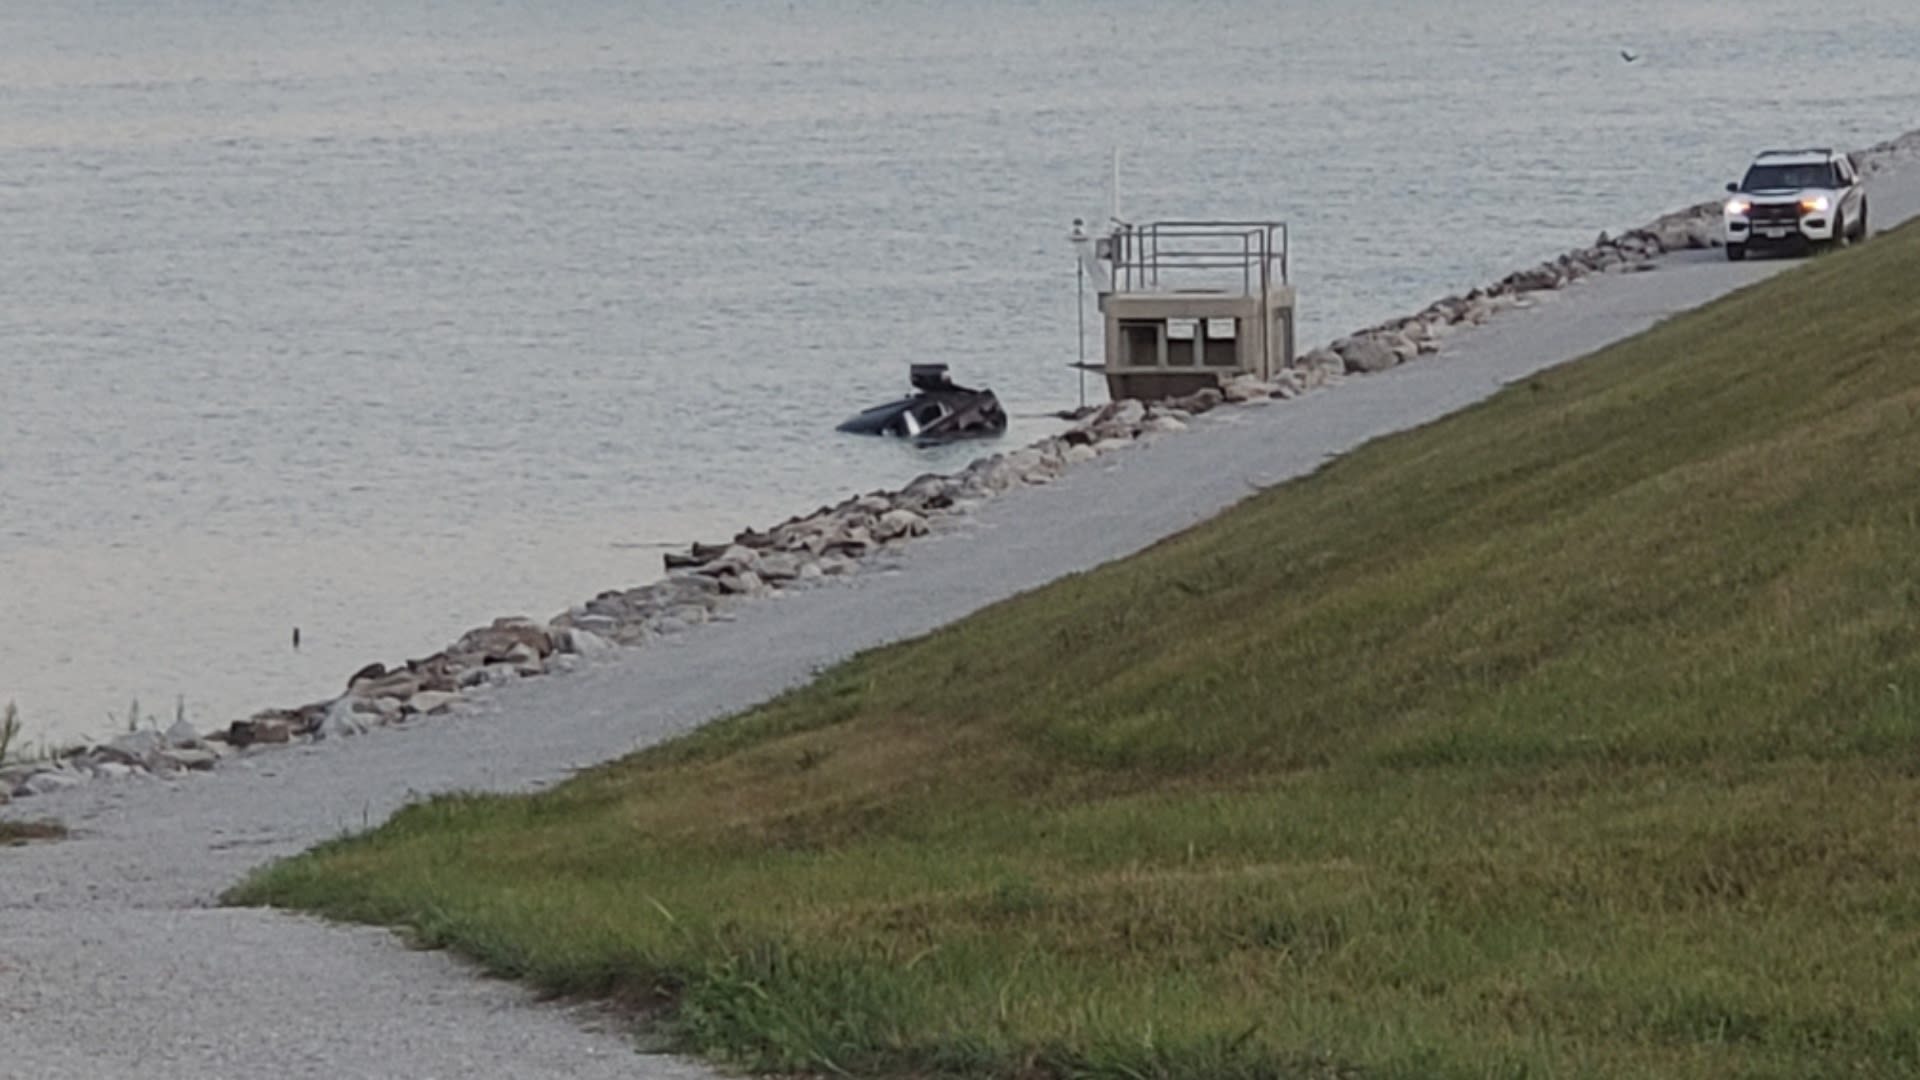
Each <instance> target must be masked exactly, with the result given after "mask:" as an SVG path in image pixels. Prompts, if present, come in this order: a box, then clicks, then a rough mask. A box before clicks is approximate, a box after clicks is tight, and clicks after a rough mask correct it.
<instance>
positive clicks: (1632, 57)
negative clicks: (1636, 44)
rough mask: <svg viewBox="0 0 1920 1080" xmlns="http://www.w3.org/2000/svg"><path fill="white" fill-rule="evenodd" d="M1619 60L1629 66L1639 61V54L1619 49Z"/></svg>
mask: <svg viewBox="0 0 1920 1080" xmlns="http://www.w3.org/2000/svg"><path fill="white" fill-rule="evenodd" d="M1620 59H1622V60H1625V61H1626V62H1627V63H1629V64H1631V63H1633V62H1634V61H1636V60H1638V59H1640V54H1639V53H1637V52H1630V51H1628V50H1626V49H1621V50H1620Z"/></svg>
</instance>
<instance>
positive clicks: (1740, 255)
mask: <svg viewBox="0 0 1920 1080" xmlns="http://www.w3.org/2000/svg"><path fill="white" fill-rule="evenodd" d="M1746 257H1747V245H1745V244H1728V245H1727V261H1728V262H1742V261H1744V260H1745V259H1746Z"/></svg>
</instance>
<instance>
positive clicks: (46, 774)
mask: <svg viewBox="0 0 1920 1080" xmlns="http://www.w3.org/2000/svg"><path fill="white" fill-rule="evenodd" d="M1856 154H1857V157H1858V159H1859V160H1860V162H1861V166H1862V173H1863V175H1864V176H1866V177H1869V178H1871V177H1873V176H1876V175H1879V174H1880V173H1882V172H1885V171H1887V170H1888V169H1889V168H1890V167H1891V166H1892V165H1893V164H1895V163H1896V162H1898V161H1901V160H1907V159H1912V158H1914V157H1917V156H1920V130H1915V131H1911V132H1908V133H1907V134H1905V135H1902V136H1899V137H1896V138H1894V139H1889V140H1886V141H1883V142H1881V143H1878V144H1875V145H1874V146H1872V147H1869V148H1867V149H1865V150H1861V151H1857V152H1856ZM1720 205H1721V204H1720V202H1719V201H1717V200H1716V201H1713V202H1706V203H1700V204H1695V205H1693V206H1690V207H1686V208H1684V209H1681V210H1677V211H1673V212H1671V213H1668V214H1666V215H1663V216H1661V217H1660V218H1657V219H1655V220H1654V221H1653V222H1650V223H1648V224H1646V225H1644V226H1641V227H1639V228H1635V229H1631V230H1628V231H1627V232H1624V233H1622V234H1621V235H1619V236H1618V237H1610V236H1608V235H1607V234H1605V233H1602V234H1601V235H1600V237H1599V238H1598V239H1597V240H1596V242H1595V243H1594V244H1593V245H1591V246H1589V247H1585V248H1580V249H1576V250H1574V251H1570V252H1567V253H1564V254H1562V255H1560V256H1559V257H1557V258H1555V259H1551V260H1547V261H1544V262H1542V263H1540V264H1538V265H1536V266H1533V267H1530V268H1526V269H1523V270H1518V271H1515V272H1513V273H1511V274H1509V275H1507V276H1506V277H1504V278H1502V279H1501V280H1500V281H1498V282H1495V283H1493V284H1490V285H1486V286H1481V287H1477V288H1474V289H1472V290H1470V291H1468V292H1466V293H1464V294H1455V295H1450V296H1447V297H1445V298H1442V299H1441V300H1438V301H1435V302H1434V303H1432V304H1429V305H1428V306H1427V307H1426V308H1424V309H1422V310H1421V311H1420V312H1417V313H1415V314H1413V315H1409V316H1405V317H1401V318H1396V319H1390V320H1387V321H1385V322H1382V323H1379V324H1376V325H1374V326H1372V327H1368V328H1366V329H1364V330H1360V331H1357V332H1355V333H1353V334H1350V335H1348V336H1346V337H1342V338H1340V339H1338V340H1336V341H1334V342H1332V343H1330V344H1328V345H1326V346H1322V347H1320V348H1316V349H1314V350H1312V351H1310V352H1308V353H1306V354H1304V355H1303V356H1301V357H1299V358H1298V359H1297V361H1296V367H1294V368H1293V369H1290V370H1289V371H1287V372H1286V373H1284V375H1283V376H1282V377H1281V378H1280V379H1279V380H1277V381H1276V382H1274V383H1271V384H1267V383H1260V382H1257V381H1254V380H1251V379H1248V378H1244V377H1242V378H1237V379H1233V380H1229V381H1227V382H1226V383H1224V384H1223V386H1222V387H1221V389H1220V390H1219V391H1214V390H1203V391H1200V392H1198V393H1196V394H1192V395H1189V396H1188V397H1186V398H1182V399H1179V400H1177V401H1174V402H1164V403H1152V404H1149V403H1144V402H1139V401H1120V402H1113V403H1110V404H1108V405H1105V406H1100V407H1097V408H1095V409H1093V410H1092V412H1091V414H1090V415H1087V416H1085V417H1083V418H1082V419H1081V420H1080V421H1079V422H1078V423H1077V424H1076V425H1075V426H1074V427H1072V428H1070V429H1069V430H1067V431H1065V432H1062V433H1059V434H1055V435H1052V436H1049V437H1048V438H1046V439H1042V440H1040V441H1038V442H1036V443H1033V444H1030V445H1028V446H1025V447H1021V448H1018V449H1014V450H1010V451H1002V452H998V453H994V454H990V455H987V456H984V457H981V458H978V459H976V460H974V461H973V462H972V463H970V464H969V465H968V466H966V467H965V468H964V469H961V470H959V471H957V472H955V473H951V474H934V473H929V474H925V475H922V476H920V477H918V478H916V479H915V480H913V481H912V482H910V483H908V484H907V485H905V486H904V487H901V488H899V489H895V490H881V491H874V492H870V493H868V494H865V495H858V496H853V497H850V498H848V499H845V500H843V501H841V502H840V503H838V504H835V505H833V506H823V507H820V508H819V509H817V510H815V511H813V512H812V513H810V514H807V515H804V516H796V517H793V518H789V519H788V520H786V521H784V522H781V523H780V524H778V525H774V526H771V527H769V528H767V529H765V530H757V529H748V530H745V531H743V532H741V533H739V534H736V535H735V536H734V537H733V539H732V540H731V541H730V542H728V543H725V544H697V545H695V546H694V549H693V550H692V551H691V552H689V553H687V554H685V555H671V556H669V557H668V559H667V561H668V563H669V564H670V568H669V573H668V575H667V576H666V577H665V578H664V579H662V580H659V581H655V582H651V583H649V584H647V585H643V586H639V587H637V588H632V589H626V590H609V591H606V592H602V593H601V594H599V595H598V596H595V597H594V598H592V599H591V600H588V601H586V602H584V603H581V604H577V605H575V606H573V607H572V608H569V609H568V610H567V611H565V612H562V613H560V614H559V615H556V616H554V617H553V618H552V619H549V620H548V621H547V622H545V623H540V622H537V621H535V620H533V619H529V618H526V617H523V616H507V617H502V618H499V619H496V620H494V621H493V622H492V623H490V624H489V625H487V626H482V627H476V628H474V629H472V630H470V631H468V632H467V633H465V634H463V635H462V636H461V637H460V638H459V639H458V640H456V641H455V642H454V643H452V644H451V645H449V646H448V647H447V648H445V649H442V650H440V651H438V652H436V653H433V654H431V655H429V656H427V657H425V658H421V659H409V660H407V661H405V662H403V663H401V664H399V665H397V666H395V667H393V668H389V667H387V665H386V664H385V663H384V662H376V663H372V664H368V665H366V666H365V667H363V668H361V669H360V670H359V671H357V672H355V673H353V675H351V676H349V677H348V678H347V679H346V689H345V690H344V692H343V693H341V694H340V695H338V696H336V697H332V698H328V699H325V700H322V701H316V702H311V703H308V704H305V705H300V706H295V707H278V708H268V709H263V710H260V711H258V712H255V713H254V714H253V715H252V716H250V717H248V718H246V719H244V720H235V721H233V722H232V723H230V724H228V725H226V726H225V727H224V728H221V729H217V730H215V731H212V732H203V731H200V730H198V729H196V728H195V727H193V725H191V724H188V723H186V722H185V721H176V723H175V724H174V725H173V726H172V727H169V728H167V729H165V730H161V729H159V728H158V726H157V725H155V726H153V727H151V728H148V729H142V730H138V731H132V732H128V733H127V734H124V735H121V736H119V737H116V738H113V739H110V740H107V741H105V742H102V743H97V744H91V745H85V746H80V747H75V748H71V749H68V750H64V751H60V752H58V753H56V754H53V755H52V756H50V757H47V758H45V759H43V760H39V761H28V762H18V763H10V764H6V765H4V766H0V804H4V803H6V802H8V801H9V800H10V799H24V798H29V797H31V796H35V795H46V794H51V793H53V792H57V791H62V790H66V789H69V788H73V787H78V786H80V785H82V784H84V783H87V782H89V781H91V780H96V779H125V778H135V777H151V776H156V775H158V776H166V775H172V774H181V773H191V772H202V771H209V770H213V769H215V768H217V767H218V766H220V765H221V764H222V763H223V762H225V761H228V760H232V759H235V758H239V757H252V756H254V755H255V754H256V753H257V752H259V751H260V750H262V749H264V748H274V747H286V746H298V745H302V744H307V743H313V742H320V741H325V740H329V739H341V738H347V737H351V736H356V735H361V734H367V733H370V732H372V731H374V730H378V729H382V728H387V727H392V726H396V725H398V726H405V725H407V724H409V723H410V722H411V721H412V720H414V719H416V718H419V717H428V716H443V717H444V716H451V715H459V714H461V713H464V712H468V711H471V710H473V709H474V708H476V707H478V706H480V705H481V704H483V703H484V702H485V700H486V699H488V698H489V697H491V696H492V695H493V694H495V693H497V692H498V691H500V690H501V689H503V688H505V687H507V686H510V685H513V684H516V683H518V682H521V681H523V680H527V679H536V678H541V677H543V676H547V675H559V674H568V673H571V672H573V671H575V670H576V669H578V668H580V667H582V666H583V665H584V664H588V663H592V662H594V661H596V660H597V659H599V658H602V657H605V656H607V655H610V654H612V653H614V652H615V650H619V649H632V648H644V647H652V646H658V645H660V644H662V643H665V642H671V641H673V640H675V639H677V638H680V637H682V636H684V635H686V634H687V633H688V632H689V631H691V630H692V629H693V628H695V627H698V626H701V625H703V624H706V623H709V622H731V621H733V620H734V619H736V618H737V617H738V615H739V612H740V611H741V610H742V609H743V608H746V607H748V606H751V605H752V604H753V603H754V602H755V601H758V600H763V599H768V598H777V597H780V596H783V595H788V594H792V593H797V592H802V591H807V590H811V589H814V588H818V587H823V586H825V585H828V584H830V583H832V582H833V581H835V580H836V579H853V578H858V577H860V576H862V574H863V573H865V572H867V571H868V570H870V569H872V567H873V565H874V564H876V563H877V562H879V561H880V558H879V557H880V556H882V555H883V554H885V553H889V552H894V551H897V550H899V549H900V548H901V546H902V545H904V544H907V543H909V542H910V541H912V540H914V539H917V538H920V537H924V536H928V535H929V534H938V533H944V532H949V531H952V530H953V529H955V528H957V527H959V525H960V523H962V522H964V520H965V519H966V518H968V517H970V516H971V515H972V514H973V513H974V512H975V511H976V510H977V509H978V508H979V507H981V506H982V505H983V504H985V503H987V502H988V501H990V500H993V499H995V498H997V497H999V496H1001V495H1004V494H1006V493H1007V492H1009V491H1013V490H1016V489H1019V488H1023V487H1028V486H1041V485H1046V484H1050V483H1052V482H1054V481H1056V480H1058V479H1060V478H1061V477H1063V476H1064V475H1066V474H1067V473H1068V472H1069V471H1070V470H1073V469H1075V468H1076V467H1079V466H1084V465H1085V464H1087V463H1089V462H1093V461H1095V460H1098V459H1101V458H1104V457H1107V456H1108V455H1110V454H1113V453H1115V452H1117V451H1120V450H1123V449H1127V448H1130V447H1134V446H1137V445H1140V444H1142V443H1150V442H1154V441H1157V440H1158V439H1159V438H1161V437H1163V436H1166V435H1171V434H1177V433H1180V432H1183V431H1185V430H1186V428H1187V427H1188V425H1189V423H1190V422H1191V421H1192V420H1193V418H1194V417H1196V416H1199V415H1203V414H1206V413H1208V412H1212V411H1214V410H1216V409H1221V408H1223V407H1225V406H1229V405H1233V406H1239V407H1241V408H1251V407H1255V406H1262V405H1268V404H1270V403H1272V402H1276V401H1279V402H1285V401H1289V400H1292V399H1295V398H1300V397H1303V396H1309V395H1312V396H1317V393H1316V392H1319V391H1325V390H1327V389H1330V388H1333V387H1335V386H1337V385H1338V384H1339V383H1341V382H1343V381H1345V380H1347V379H1349V378H1351V377H1354V376H1358V375H1373V374H1379V373H1382V372H1386V371H1390V370H1392V369H1394V368H1397V367H1400V366H1402V365H1405V364H1408V363H1411V362H1413V361H1416V360H1418V359H1419V358H1420V357H1423V356H1428V355H1432V354H1436V353H1439V352H1441V351H1442V350H1443V349H1444V347H1445V343H1446V341H1447V340H1448V339H1449V338H1450V337H1451V336H1453V335H1454V334H1456V333H1459V332H1461V331H1463V330H1465V329H1471V328H1474V327H1480V326H1484V325H1487V324H1488V323H1490V322H1492V321H1494V320H1495V319H1496V318H1497V317H1498V316H1500V315H1502V314H1504V313H1507V312H1510V311H1514V310H1526V309H1528V308H1531V307H1533V306H1535V305H1536V304H1537V303H1538V302H1539V298H1540V297H1541V296H1545V295H1552V294H1556V293H1559V292H1561V291H1563V290H1565V289H1567V288H1569V287H1571V286H1573V285H1575V284H1578V283H1580V282H1582V281H1584V280H1586V279H1588V278H1590V277H1593V276H1595V275H1605V274H1625V273H1636V272H1640V271H1643V270H1648V269H1652V268H1653V265H1654V261H1655V260H1657V259H1658V258H1660V257H1661V256H1663V255H1668V254H1673V253H1676V252H1682V251H1697V250H1707V249H1712V248H1715V247H1718V246H1720V245H1721V243H1722V241H1721V237H1720V226H1719V221H1720Z"/></svg>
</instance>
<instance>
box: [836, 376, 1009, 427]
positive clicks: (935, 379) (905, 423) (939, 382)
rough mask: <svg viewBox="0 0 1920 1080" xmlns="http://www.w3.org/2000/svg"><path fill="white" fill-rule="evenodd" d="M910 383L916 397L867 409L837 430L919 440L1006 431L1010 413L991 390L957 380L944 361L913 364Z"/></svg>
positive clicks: (849, 418) (848, 419)
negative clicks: (1003, 407) (1001, 406)
mask: <svg viewBox="0 0 1920 1080" xmlns="http://www.w3.org/2000/svg"><path fill="white" fill-rule="evenodd" d="M908 382H909V383H910V384H911V385H912V386H913V388H914V390H915V391H917V392H916V393H914V394H913V395H912V396H910V397H904V398H901V399H900V400H898V401H890V402H888V403H886V404H885V405H875V406H874V407H873V408H871V409H866V410H863V411H861V412H859V413H857V414H855V415H853V416H851V417H848V418H847V419H846V420H845V421H843V422H842V423H841V424H840V427H839V430H841V431H846V432H851V433H853V434H855V435H891V436H893V437H895V438H901V439H914V440H916V441H944V440H947V439H972V438H980V437H983V436H989V435H999V434H1001V433H1002V432H1004V431H1006V430H1007V414H1006V412H1005V410H1003V409H1001V408H1000V399H999V398H996V397H994V396H993V391H991V390H972V389H969V388H967V387H964V386H960V385H958V384H957V383H955V382H954V381H953V379H952V378H951V377H950V376H948V374H947V365H945V364H914V365H913V366H912V367H911V368H910V369H909V370H908Z"/></svg>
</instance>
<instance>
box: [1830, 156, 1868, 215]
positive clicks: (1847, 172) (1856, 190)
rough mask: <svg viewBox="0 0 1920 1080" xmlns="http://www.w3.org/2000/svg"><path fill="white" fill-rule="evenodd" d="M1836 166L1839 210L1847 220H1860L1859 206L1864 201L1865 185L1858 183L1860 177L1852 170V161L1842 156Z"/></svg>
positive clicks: (1865, 195)
mask: <svg viewBox="0 0 1920 1080" xmlns="http://www.w3.org/2000/svg"><path fill="white" fill-rule="evenodd" d="M1836 167H1837V168H1838V169H1839V171H1840V181H1841V184H1842V185H1843V186H1842V187H1841V190H1840V210H1841V212H1842V213H1844V214H1845V215H1846V218H1847V220H1848V221H1859V220H1860V206H1861V204H1862V203H1864V202H1865V201H1866V197H1867V194H1866V187H1865V186H1864V185H1862V184H1861V183H1860V177H1859V175H1858V174H1856V173H1855V172H1854V171H1853V162H1852V161H1849V160H1848V159H1847V158H1844V157H1842V158H1841V159H1840V160H1839V161H1838V162H1837V163H1836Z"/></svg>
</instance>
